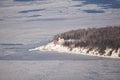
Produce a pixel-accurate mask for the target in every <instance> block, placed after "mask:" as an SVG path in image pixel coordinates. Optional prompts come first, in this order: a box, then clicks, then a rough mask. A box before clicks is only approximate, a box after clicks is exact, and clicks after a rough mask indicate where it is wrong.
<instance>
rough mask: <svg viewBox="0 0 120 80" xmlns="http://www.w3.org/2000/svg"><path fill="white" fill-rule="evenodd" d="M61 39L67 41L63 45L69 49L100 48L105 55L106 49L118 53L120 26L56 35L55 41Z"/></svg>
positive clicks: (78, 30) (72, 31) (79, 30)
mask: <svg viewBox="0 0 120 80" xmlns="http://www.w3.org/2000/svg"><path fill="white" fill-rule="evenodd" d="M59 38H61V39H64V40H65V41H64V43H63V45H64V46H67V47H89V48H98V49H99V50H100V51H103V53H104V50H105V49H106V48H112V49H113V50H116V51H117V50H118V49H119V48H120V26H107V27H102V28H87V29H77V30H71V31H68V32H64V33H61V34H57V35H55V36H54V38H53V41H58V39H59ZM70 40H71V41H70Z"/></svg>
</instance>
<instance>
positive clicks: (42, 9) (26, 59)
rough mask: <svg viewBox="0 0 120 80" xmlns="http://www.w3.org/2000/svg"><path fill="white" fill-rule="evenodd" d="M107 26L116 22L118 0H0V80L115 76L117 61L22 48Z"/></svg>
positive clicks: (104, 79) (105, 79)
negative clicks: (60, 34) (70, 32)
mask: <svg viewBox="0 0 120 80" xmlns="http://www.w3.org/2000/svg"><path fill="white" fill-rule="evenodd" d="M109 25H120V0H0V80H88V79H89V80H120V76H119V75H120V60H119V59H109V58H101V57H93V56H85V55H78V54H66V53H58V52H40V51H31V52H30V51H28V50H29V49H32V48H35V47H38V46H40V45H43V44H46V43H48V42H50V41H51V40H52V38H53V36H54V35H55V34H58V33H61V32H64V31H68V30H71V29H78V28H88V27H104V26H109Z"/></svg>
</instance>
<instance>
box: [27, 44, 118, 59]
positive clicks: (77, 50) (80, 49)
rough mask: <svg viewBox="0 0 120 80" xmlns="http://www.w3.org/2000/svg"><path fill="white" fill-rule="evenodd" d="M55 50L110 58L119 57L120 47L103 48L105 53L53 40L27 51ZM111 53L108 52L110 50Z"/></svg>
mask: <svg viewBox="0 0 120 80" xmlns="http://www.w3.org/2000/svg"><path fill="white" fill-rule="evenodd" d="M34 50H39V51H57V52H65V53H75V54H83V55H91V56H99V57H110V58H120V57H119V55H120V49H118V50H117V52H116V51H115V50H112V49H110V48H107V49H106V50H105V54H100V53H99V51H98V49H97V48H96V49H92V50H90V49H89V48H84V47H76V48H69V47H67V46H63V45H61V44H54V42H51V43H48V44H47V45H43V46H40V47H37V48H34V49H30V50H29V51H34ZM111 51H112V53H111V54H110V52H111Z"/></svg>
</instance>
